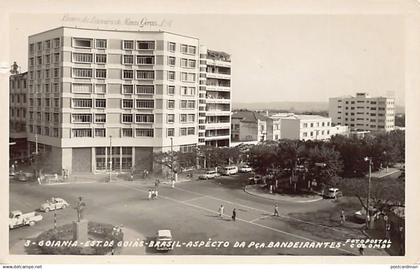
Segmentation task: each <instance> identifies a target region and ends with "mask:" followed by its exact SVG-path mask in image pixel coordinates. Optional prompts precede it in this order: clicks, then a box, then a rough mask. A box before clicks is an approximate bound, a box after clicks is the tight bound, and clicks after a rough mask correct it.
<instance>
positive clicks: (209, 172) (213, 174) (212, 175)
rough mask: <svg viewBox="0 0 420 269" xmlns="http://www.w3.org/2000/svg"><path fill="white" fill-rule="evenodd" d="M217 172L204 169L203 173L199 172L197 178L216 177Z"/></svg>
mask: <svg viewBox="0 0 420 269" xmlns="http://www.w3.org/2000/svg"><path fill="white" fill-rule="evenodd" d="M218 176H219V174H218V173H217V172H216V170H209V171H206V172H205V173H204V174H201V175H199V176H198V178H199V179H211V178H216V177H218Z"/></svg>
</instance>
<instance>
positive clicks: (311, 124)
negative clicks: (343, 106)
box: [274, 114, 332, 141]
mask: <svg viewBox="0 0 420 269" xmlns="http://www.w3.org/2000/svg"><path fill="white" fill-rule="evenodd" d="M274 117H276V116H275V115H274ZM277 118H281V139H298V140H304V141H306V140H328V139H330V138H331V135H332V132H331V118H326V117H322V116H318V115H294V114H292V115H286V116H284V117H278V116H277Z"/></svg>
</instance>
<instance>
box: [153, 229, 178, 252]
mask: <svg viewBox="0 0 420 269" xmlns="http://www.w3.org/2000/svg"><path fill="white" fill-rule="evenodd" d="M173 247H174V246H173V241H172V233H171V230H159V231H158V232H157V235H156V250H159V251H169V250H172V249H173Z"/></svg>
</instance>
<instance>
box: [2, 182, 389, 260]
mask: <svg viewBox="0 0 420 269" xmlns="http://www.w3.org/2000/svg"><path fill="white" fill-rule="evenodd" d="M240 177H241V176H235V177H221V178H219V179H215V180H208V181H198V180H193V181H190V182H182V183H177V185H176V187H175V189H172V188H171V186H170V185H168V184H161V185H160V187H159V198H158V199H157V200H150V201H149V200H148V199H147V192H148V189H150V188H152V187H153V184H144V183H141V182H126V181H119V182H112V183H85V184H81V183H80V184H62V185H38V184H34V183H15V182H11V183H10V209H11V210H15V209H19V210H22V211H23V212H24V213H26V212H29V211H33V210H35V209H36V208H39V205H40V204H41V203H42V202H43V201H45V200H47V199H49V198H51V197H52V196H56V197H61V198H64V199H65V200H67V201H68V202H69V203H71V204H75V202H76V200H77V198H78V197H79V196H82V197H83V199H84V201H85V202H86V203H87V208H86V210H85V218H86V219H88V220H91V221H99V222H103V223H110V224H114V225H118V224H123V225H124V227H125V229H128V230H130V231H134V232H135V233H137V234H138V236H139V237H142V238H139V239H140V240H143V239H153V237H154V235H155V234H156V231H157V230H159V229H171V231H172V234H173V237H174V240H177V241H180V242H185V243H188V242H189V241H204V242H207V241H208V240H211V241H229V242H230V246H229V247H227V248H224V247H218V248H205V247H202V248H197V247H186V246H183V247H180V248H175V249H174V250H173V251H172V252H171V253H170V254H181V255H197V254H201V255H205V254H217V255H235V254H236V255H242V254H246V255H258V254H264V255H358V251H357V249H350V248H348V247H344V248H340V249H336V248H323V249H314V248H254V247H251V248H248V247H246V248H233V247H232V246H233V244H234V242H235V241H246V242H247V246H248V243H249V242H252V241H255V242H259V243H262V242H266V243H268V242H270V241H274V242H276V241H281V242H291V241H293V242H295V241H299V242H306V241H309V242H311V241H320V242H334V241H336V240H339V241H342V240H343V236H344V238H354V236H353V234H352V233H351V232H352V231H351V230H346V229H341V228H340V227H329V226H321V225H318V224H316V223H312V222H310V221H307V220H305V221H303V220H300V219H296V218H292V217H290V216H289V214H291V213H293V214H297V213H302V214H303V213H305V212H314V211H318V210H325V209H328V208H333V206H334V204H333V201H330V200H320V201H316V202H310V203H305V204H302V203H295V202H288V201H279V202H278V205H279V213H280V216H279V217H274V216H272V214H273V202H272V201H270V200H268V199H264V198H260V197H256V196H252V195H249V194H248V193H246V192H244V191H243V187H244V186H245V184H246V179H245V177H246V176H242V180H241V179H240ZM222 204H223V205H224V208H225V210H224V212H225V216H224V217H223V218H220V217H218V213H217V210H218V208H219V206H220V205H222ZM233 208H236V212H237V219H236V221H232V220H231V214H232V210H233ZM42 214H43V216H44V219H43V221H42V222H41V223H38V224H37V225H35V226H33V227H22V228H18V229H14V230H12V231H10V240H9V243H10V247H11V250H12V253H13V250H14V249H19V248H17V247H16V246H17V245H19V244H21V243H19V242H22V241H21V240H22V239H25V238H32V237H34V236H36V235H37V234H38V233H40V232H42V231H44V230H47V229H49V228H52V227H53V215H54V213H53V212H49V213H42ZM57 217H58V225H62V224H66V223H71V221H72V220H74V219H75V217H76V214H75V210H73V209H72V208H67V209H64V210H59V211H57ZM297 224H299V225H297ZM315 227H316V228H321V229H323V230H325V233H324V234H326V235H327V236H326V237H327V238H326V237H325V236H319V234H317V235H316V236H315V235H314V234H313V233H312V232H311V228H312V229H313V228H315ZM130 234H133V233H130ZM136 239H137V238H125V240H133V241H134V240H136ZM136 251H138V252H136ZM17 252H18V251H17ZM144 252H145V250H144V249H131V250H130V254H143V253H144ZM146 253H153V251H152V249H146ZM16 254H21V253H16ZM372 254H373V255H384V253H383V252H380V251H376V250H374V251H372V252H371V255H372Z"/></svg>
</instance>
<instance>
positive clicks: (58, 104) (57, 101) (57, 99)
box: [54, 98, 60, 107]
mask: <svg viewBox="0 0 420 269" xmlns="http://www.w3.org/2000/svg"><path fill="white" fill-rule="evenodd" d="M54 106H55V107H60V99H59V98H54Z"/></svg>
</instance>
